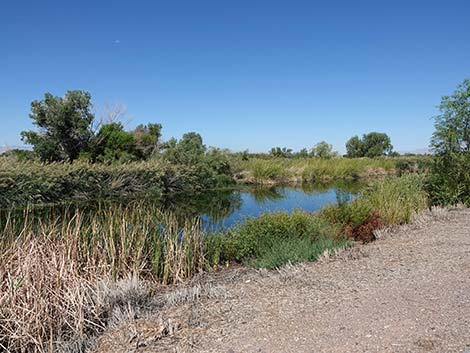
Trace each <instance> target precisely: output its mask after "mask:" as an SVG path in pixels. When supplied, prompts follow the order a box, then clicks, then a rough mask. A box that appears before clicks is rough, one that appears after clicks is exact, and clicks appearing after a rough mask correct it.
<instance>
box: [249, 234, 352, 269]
mask: <svg viewBox="0 0 470 353" xmlns="http://www.w3.org/2000/svg"><path fill="white" fill-rule="evenodd" d="M346 244H347V242H346V240H343V241H341V240H335V239H333V238H331V237H319V238H318V239H316V240H312V239H309V238H300V239H281V240H278V241H276V242H274V243H273V244H272V245H271V247H269V248H265V249H263V251H262V252H261V253H260V254H259V256H258V257H256V258H254V259H249V260H247V261H246V264H247V265H249V266H251V267H256V268H268V269H272V268H278V267H280V266H282V265H285V264H287V263H291V264H295V263H298V262H306V261H315V260H316V259H317V258H318V257H319V256H320V255H321V254H323V252H325V250H330V249H335V248H338V247H341V246H345V245H346Z"/></svg>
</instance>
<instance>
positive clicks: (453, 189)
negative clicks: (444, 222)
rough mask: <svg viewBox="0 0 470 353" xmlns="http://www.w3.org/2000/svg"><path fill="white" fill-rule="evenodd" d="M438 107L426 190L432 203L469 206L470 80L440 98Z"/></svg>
mask: <svg viewBox="0 0 470 353" xmlns="http://www.w3.org/2000/svg"><path fill="white" fill-rule="evenodd" d="M439 110H440V111H441V114H440V115H439V116H437V117H436V118H435V128H436V131H435V132H434V134H433V138H432V140H431V147H432V149H433V152H434V154H435V158H434V163H433V165H432V168H431V175H430V177H429V179H428V182H427V189H428V192H429V194H430V197H431V201H432V202H433V203H434V204H444V205H448V204H455V203H458V202H462V203H464V204H466V205H470V128H469V126H470V79H466V80H464V82H463V83H462V84H460V85H459V86H458V88H457V90H456V91H455V92H454V93H453V94H452V95H451V96H444V97H442V101H441V104H440V106H439Z"/></svg>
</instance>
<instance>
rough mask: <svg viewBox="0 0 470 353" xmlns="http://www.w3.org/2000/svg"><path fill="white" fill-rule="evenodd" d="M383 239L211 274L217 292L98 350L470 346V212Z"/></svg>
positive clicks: (445, 215)
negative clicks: (271, 267)
mask: <svg viewBox="0 0 470 353" xmlns="http://www.w3.org/2000/svg"><path fill="white" fill-rule="evenodd" d="M377 237H378V238H379V240H377V241H375V242H373V243H370V244H367V245H363V246H358V247H355V248H353V249H349V250H345V251H343V252H342V253H340V254H338V255H331V254H325V256H323V258H322V259H321V260H320V261H318V262H317V263H310V264H303V265H299V266H286V267H284V268H282V269H280V270H278V271H255V270H247V269H243V268H237V269H232V270H228V271H222V273H219V274H216V275H212V276H207V277H205V278H203V279H200V280H199V281H200V284H197V285H199V286H200V288H206V287H205V286H214V285H216V288H218V290H217V291H216V292H217V293H213V294H212V295H211V294H207V293H210V291H209V292H207V291H206V292H204V293H206V294H205V295H200V296H195V297H191V295H190V294H189V295H185V294H184V293H183V294H181V296H180V297H181V298H183V299H181V300H178V299H175V302H171V303H170V301H169V303H170V304H171V305H170V304H168V305H167V306H166V307H165V308H163V309H162V310H161V311H159V312H158V314H155V315H154V316H152V315H150V316H148V317H147V318H143V319H142V318H139V319H136V320H134V321H132V320H131V321H129V322H126V323H124V324H122V325H121V326H120V327H118V328H114V329H113V330H110V331H108V332H107V333H105V335H103V336H102V337H101V338H100V339H99V340H98V344H97V346H96V351H102V352H111V351H113V352H118V351H123V352H232V353H238V352H265V353H268V352H465V351H466V350H470V210H454V211H450V212H435V213H430V214H428V215H426V216H425V217H424V218H422V219H420V220H418V221H417V222H415V224H414V225H411V226H406V227H402V228H401V229H398V230H396V229H395V230H390V231H387V232H381V233H380V234H377ZM214 283H216V284H214ZM192 285H193V286H194V283H193V284H192ZM222 288H223V289H222ZM201 290H202V289H201ZM189 293H191V292H189ZM175 298H179V297H178V295H176V296H175ZM184 298H186V299H184ZM165 325H166V326H165ZM146 332H150V333H149V334H148V335H147V336H146ZM117 337H128V338H127V339H126V338H124V339H122V340H121V339H118V338H117ZM136 337H138V340H137V339H136ZM136 341H137V342H140V344H139V343H137V344H136ZM113 344H114V346H113Z"/></svg>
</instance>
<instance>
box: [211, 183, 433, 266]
mask: <svg viewBox="0 0 470 353" xmlns="http://www.w3.org/2000/svg"><path fill="white" fill-rule="evenodd" d="M427 205H428V201H427V196H426V193H425V192H424V191H423V181H422V178H421V177H419V176H414V175H409V176H405V177H401V178H388V179H385V180H381V181H375V182H373V183H372V184H371V185H370V186H368V187H366V188H365V189H364V190H363V192H362V193H361V195H360V196H359V197H358V198H357V199H355V200H354V201H353V202H351V203H344V204H340V205H334V206H329V207H326V208H324V209H322V210H321V211H320V212H317V213H308V212H303V211H296V212H294V213H292V214H288V213H285V212H279V213H267V214H264V215H262V216H260V217H258V218H255V219H248V220H247V221H245V222H243V223H241V224H238V225H237V226H235V227H233V228H230V229H229V230H228V231H226V232H224V233H222V234H213V235H210V236H208V237H207V243H208V244H209V246H208V247H207V251H208V252H207V256H208V258H210V259H212V263H220V262H222V263H224V262H230V261H238V262H243V263H245V264H247V265H250V266H255V267H266V268H274V267H278V266H281V265H283V264H285V263H287V262H300V261H312V260H315V259H316V258H317V257H318V256H319V255H320V254H321V253H323V252H324V251H325V250H327V249H332V248H337V247H343V246H345V245H347V243H348V242H351V241H362V242H370V241H373V240H374V239H375V235H374V231H375V230H376V229H379V228H382V227H385V226H391V225H398V224H404V223H408V222H410V221H411V220H412V217H413V215H415V214H417V213H419V212H421V211H422V210H424V209H426V207H427Z"/></svg>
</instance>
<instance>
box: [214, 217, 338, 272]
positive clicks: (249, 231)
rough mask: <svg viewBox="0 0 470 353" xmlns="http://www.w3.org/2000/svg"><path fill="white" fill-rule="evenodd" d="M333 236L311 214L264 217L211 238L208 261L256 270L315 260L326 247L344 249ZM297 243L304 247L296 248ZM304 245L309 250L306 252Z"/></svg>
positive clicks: (328, 226) (318, 219) (246, 222)
mask: <svg viewBox="0 0 470 353" xmlns="http://www.w3.org/2000/svg"><path fill="white" fill-rule="evenodd" d="M334 233H335V232H334V231H332V227H331V226H330V224H328V223H327V222H325V221H323V220H321V219H320V218H318V217H315V216H314V215H312V214H310V213H308V212H303V211H295V212H293V213H292V214H288V213H287V212H276V213H265V214H263V215H261V216H259V217H258V218H254V219H247V220H246V221H244V222H242V223H240V224H238V225H236V226H234V227H232V228H230V229H229V230H227V231H225V232H223V233H221V234H215V235H211V236H209V237H208V239H207V249H208V254H209V256H208V257H209V258H214V259H218V260H219V261H221V262H225V261H239V262H245V263H247V264H251V265H254V266H257V267H258V266H261V264H262V263H271V265H270V266H268V267H276V266H280V265H282V264H284V263H287V262H289V261H290V262H298V261H304V260H305V261H306V260H309V259H314V257H315V256H317V251H319V250H318V249H321V248H323V245H324V246H342V245H343V242H342V241H341V239H337V238H336V237H335V234H334ZM295 243H301V244H303V245H302V246H300V245H299V246H297V245H296V244H295ZM321 244H323V245H321ZM284 245H285V246H286V248H285V251H284V252H279V254H278V255H279V256H277V257H276V256H275V252H278V250H279V249H281V248H283V247H284ZM305 245H306V246H307V247H308V249H305V248H304V246H305ZM325 249H326V248H325ZM279 251H280V250H279ZM307 255H308V256H307ZM269 259H271V260H269Z"/></svg>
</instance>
